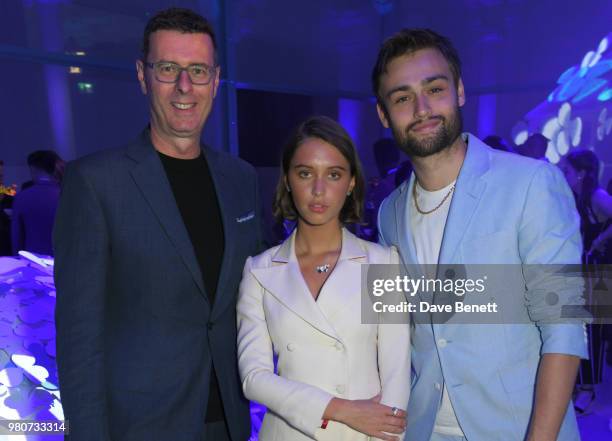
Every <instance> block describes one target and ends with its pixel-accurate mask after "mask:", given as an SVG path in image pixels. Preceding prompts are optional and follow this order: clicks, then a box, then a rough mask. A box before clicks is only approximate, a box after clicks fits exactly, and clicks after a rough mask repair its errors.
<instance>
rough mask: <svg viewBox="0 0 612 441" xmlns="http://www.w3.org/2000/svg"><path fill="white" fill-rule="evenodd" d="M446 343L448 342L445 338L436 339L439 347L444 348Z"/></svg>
mask: <svg viewBox="0 0 612 441" xmlns="http://www.w3.org/2000/svg"><path fill="white" fill-rule="evenodd" d="M447 343H448V342H447V341H446V339H444V338H441V339H439V340H438V347H439V348H445V347H446V344H447Z"/></svg>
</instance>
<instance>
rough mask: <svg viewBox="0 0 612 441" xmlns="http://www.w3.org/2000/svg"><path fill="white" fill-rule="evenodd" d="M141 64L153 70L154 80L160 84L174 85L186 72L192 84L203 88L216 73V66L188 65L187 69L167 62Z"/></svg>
mask: <svg viewBox="0 0 612 441" xmlns="http://www.w3.org/2000/svg"><path fill="white" fill-rule="evenodd" d="M143 63H144V65H145V66H147V67H149V68H151V69H153V72H154V73H155V79H156V80H157V81H159V82H162V83H176V82H177V81H178V79H179V76H180V75H181V72H183V71H186V72H187V76H189V80H190V81H191V83H192V84H197V85H199V86H205V85H207V84H208V83H210V81H211V80H212V79H213V78H214V76H215V74H216V73H217V67H216V66H207V65H206V64H190V65H189V66H187V67H181V66H179V65H178V64H176V63H171V62H169V61H158V62H157V63H147V62H143Z"/></svg>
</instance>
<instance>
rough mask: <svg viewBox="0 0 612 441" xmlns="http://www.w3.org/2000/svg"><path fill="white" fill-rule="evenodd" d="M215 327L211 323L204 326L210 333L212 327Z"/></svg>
mask: <svg viewBox="0 0 612 441" xmlns="http://www.w3.org/2000/svg"><path fill="white" fill-rule="evenodd" d="M214 326H215V324H214V323H213V322H208V323H207V324H206V327H207V328H208V330H209V331H210V330H211V329H212V328H213V327H214Z"/></svg>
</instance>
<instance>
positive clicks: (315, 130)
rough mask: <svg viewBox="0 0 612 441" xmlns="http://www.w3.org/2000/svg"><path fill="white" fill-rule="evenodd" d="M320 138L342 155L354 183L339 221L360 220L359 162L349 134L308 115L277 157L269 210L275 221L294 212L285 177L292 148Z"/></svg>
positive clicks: (289, 217) (362, 182) (333, 123)
mask: <svg viewBox="0 0 612 441" xmlns="http://www.w3.org/2000/svg"><path fill="white" fill-rule="evenodd" d="M312 138H315V139H320V140H322V141H325V142H327V143H328V144H330V145H332V146H334V147H335V148H336V149H338V151H339V152H340V153H341V154H342V156H344V158H345V159H346V160H347V162H348V163H349V166H350V173H351V176H352V177H354V178H355V186H354V187H353V191H352V192H351V194H350V195H348V196H347V198H346V200H345V202H344V206H343V207H342V210H340V222H342V223H356V222H359V221H361V215H362V214H363V201H364V199H365V179H364V177H363V171H362V168H361V162H360V161H359V155H358V154H357V149H356V148H355V145H354V144H353V140H352V139H351V137H350V135H349V134H348V133H347V132H346V130H344V128H343V127H342V126H341V125H340V124H338V123H337V122H336V121H334V120H333V119H331V118H328V117H326V116H312V117H310V118H308V119H307V120H306V121H304V122H303V123H301V124H300V125H298V126H297V127H296V128H295V129H294V130H293V132H292V133H291V135H290V137H289V140H288V141H287V143H286V144H285V148H284V150H283V155H282V159H281V170H280V176H279V179H278V184H277V185H276V192H275V194H274V202H273V204H272V211H273V214H274V217H275V218H276V220H278V221H282V220H284V219H287V220H296V219H297V218H298V212H297V209H296V208H295V205H294V203H293V198H292V197H291V193H290V192H289V190H288V189H287V183H286V182H285V177H286V176H287V175H288V174H289V166H290V165H291V160H292V159H293V155H294V154H295V152H296V150H297V149H298V147H299V146H300V145H302V143H303V142H304V141H306V140H307V139H312Z"/></svg>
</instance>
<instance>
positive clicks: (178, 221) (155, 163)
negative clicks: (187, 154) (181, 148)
mask: <svg viewBox="0 0 612 441" xmlns="http://www.w3.org/2000/svg"><path fill="white" fill-rule="evenodd" d="M127 155H128V156H129V157H131V158H132V159H133V160H135V162H136V163H135V164H134V167H133V168H132V170H131V171H130V173H131V175H132V178H133V179H134V182H135V183H136V186H137V187H138V188H139V189H140V191H141V192H142V195H143V196H144V198H145V199H146V200H147V202H148V203H149V205H150V206H151V209H152V211H153V213H154V214H155V216H156V217H157V219H158V220H159V223H160V224H161V225H162V227H163V229H164V231H165V232H166V234H167V235H168V237H169V238H170V241H171V242H172V244H173V245H174V246H175V248H176V250H177V252H178V254H179V255H180V256H181V259H182V260H183V263H184V264H185V266H186V267H187V269H188V270H189V272H190V273H191V275H192V276H193V279H194V282H195V283H196V285H197V287H198V289H199V290H200V292H201V293H202V295H204V297H205V298H206V300H208V296H207V295H206V291H205V289H204V281H203V280H202V273H201V271H200V267H199V265H198V262H197V260H196V256H195V252H194V250H193V245H192V244H191V240H190V238H189V233H188V232H187V229H186V228H185V224H184V223H183V219H182V218H181V213H180V212H179V209H178V206H177V205H176V201H175V199H174V195H173V194H172V189H171V187H170V183H169V182H168V178H167V177H166V172H165V170H164V167H163V165H162V163H161V161H160V159H159V157H158V155H157V153H156V151H155V148H154V147H153V144H152V143H151V141H150V138H149V132H148V131H145V132H143V134H142V136H141V138H140V141H139V142H136V143H134V144H132V145H131V146H130V147H128V150H127Z"/></svg>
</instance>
